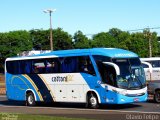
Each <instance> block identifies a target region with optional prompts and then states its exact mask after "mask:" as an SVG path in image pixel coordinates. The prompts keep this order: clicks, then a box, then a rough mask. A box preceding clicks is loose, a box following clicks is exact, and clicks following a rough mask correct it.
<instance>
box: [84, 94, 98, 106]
mask: <svg viewBox="0 0 160 120" xmlns="http://www.w3.org/2000/svg"><path fill="white" fill-rule="evenodd" d="M87 104H88V107H89V108H91V109H97V108H98V107H99V103H98V99H97V96H96V94H93V93H91V94H89V95H88V103H87Z"/></svg>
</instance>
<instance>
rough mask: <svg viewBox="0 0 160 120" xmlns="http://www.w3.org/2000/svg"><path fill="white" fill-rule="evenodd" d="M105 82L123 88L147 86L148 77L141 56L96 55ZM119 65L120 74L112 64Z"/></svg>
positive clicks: (133, 88)
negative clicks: (116, 56)
mask: <svg viewBox="0 0 160 120" xmlns="http://www.w3.org/2000/svg"><path fill="white" fill-rule="evenodd" d="M94 58H95V60H96V63H97V66H98V70H99V73H100V74H101V78H102V81H103V83H106V84H109V85H111V86H115V87H118V88H122V89H130V90H135V89H141V88H144V87H145V86H146V78H145V73H144V70H143V67H142V65H141V62H140V60H139V58H108V57H105V56H94ZM107 62H109V63H113V64H116V65H117V66H118V67H119V74H117V73H116V69H115V67H114V66H112V65H111V64H107Z"/></svg>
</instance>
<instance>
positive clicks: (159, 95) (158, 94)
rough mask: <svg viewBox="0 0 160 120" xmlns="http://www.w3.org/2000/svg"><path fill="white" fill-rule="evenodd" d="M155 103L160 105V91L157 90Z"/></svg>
mask: <svg viewBox="0 0 160 120" xmlns="http://www.w3.org/2000/svg"><path fill="white" fill-rule="evenodd" d="M154 101H155V102H157V103H160V90H156V91H155V94H154Z"/></svg>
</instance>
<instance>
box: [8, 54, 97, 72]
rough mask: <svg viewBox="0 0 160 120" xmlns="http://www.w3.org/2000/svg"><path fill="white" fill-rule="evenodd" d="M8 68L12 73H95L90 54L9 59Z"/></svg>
mask: <svg viewBox="0 0 160 120" xmlns="http://www.w3.org/2000/svg"><path fill="white" fill-rule="evenodd" d="M6 68H7V72H8V73H11V74H43V73H76V72H77V73H78V72H85V73H88V74H92V75H95V71H94V68H93V65H92V62H91V60H90V58H89V56H80V57H60V58H50V59H34V60H22V61H19V60H17V61H7V62H6Z"/></svg>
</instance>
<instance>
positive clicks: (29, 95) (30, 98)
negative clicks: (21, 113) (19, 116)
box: [26, 92, 36, 106]
mask: <svg viewBox="0 0 160 120" xmlns="http://www.w3.org/2000/svg"><path fill="white" fill-rule="evenodd" d="M26 103H27V106H35V105H36V101H35V97H34V94H33V93H32V92H29V93H27V95H26Z"/></svg>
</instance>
